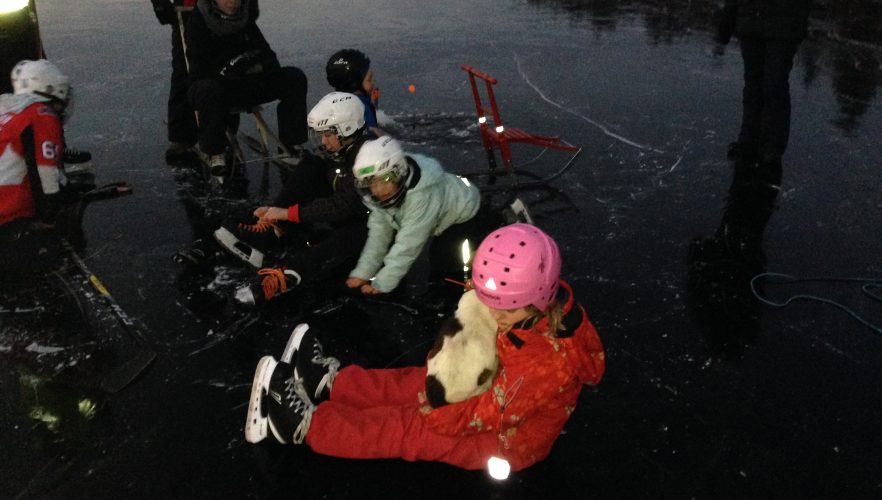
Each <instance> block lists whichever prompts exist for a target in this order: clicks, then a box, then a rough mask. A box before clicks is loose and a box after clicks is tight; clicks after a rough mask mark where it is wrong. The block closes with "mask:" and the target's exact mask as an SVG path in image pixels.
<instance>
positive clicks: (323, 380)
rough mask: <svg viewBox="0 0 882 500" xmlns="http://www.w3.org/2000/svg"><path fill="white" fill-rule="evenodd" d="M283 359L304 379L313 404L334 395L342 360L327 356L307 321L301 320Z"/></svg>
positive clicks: (306, 390)
mask: <svg viewBox="0 0 882 500" xmlns="http://www.w3.org/2000/svg"><path fill="white" fill-rule="evenodd" d="M281 360H282V361H284V362H285V363H291V364H292V365H293V370H294V378H295V379H296V380H299V381H301V382H302V384H303V389H304V391H305V392H306V395H307V396H308V397H309V399H310V400H311V401H312V402H313V403H316V404H317V403H319V402H321V401H324V400H326V399H328V398H329V397H330V396H331V387H332V386H333V384H334V378H336V376H337V371H338V370H339V369H340V361H339V360H338V359H337V358H333V357H330V356H325V355H324V351H323V350H322V345H321V343H320V342H319V341H318V339H317V338H316V336H315V332H314V331H311V330H310V328H309V325H308V324H306V323H301V324H299V325H297V327H296V328H294V331H292V332H291V336H290V337H289V338H288V343H287V344H286V345H285V350H284V351H283V352H282V357H281Z"/></svg>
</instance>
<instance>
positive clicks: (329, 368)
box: [312, 339, 340, 398]
mask: <svg viewBox="0 0 882 500" xmlns="http://www.w3.org/2000/svg"><path fill="white" fill-rule="evenodd" d="M312 362H313V364H316V365H320V366H323V367H324V368H325V374H324V375H323V376H322V378H321V379H320V380H319V383H318V384H317V385H316V387H315V395H314V397H315V398H319V394H321V393H322V391H323V390H324V389H325V387H327V388H328V394H330V392H331V388H332V387H333V386H334V378H335V377H336V376H337V371H338V370H339V369H340V360H338V359H337V358H334V357H330V356H329V357H325V355H324V352H323V351H322V345H321V344H320V343H319V341H318V339H316V340H315V343H314V344H313V346H312Z"/></svg>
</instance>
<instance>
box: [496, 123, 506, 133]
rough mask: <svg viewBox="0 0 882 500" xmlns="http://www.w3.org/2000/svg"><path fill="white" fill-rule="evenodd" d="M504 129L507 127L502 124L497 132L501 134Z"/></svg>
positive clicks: (497, 128)
mask: <svg viewBox="0 0 882 500" xmlns="http://www.w3.org/2000/svg"><path fill="white" fill-rule="evenodd" d="M503 130H505V127H503V126H502V125H500V126H498V127H496V133H497V134H501V133H502V131H503Z"/></svg>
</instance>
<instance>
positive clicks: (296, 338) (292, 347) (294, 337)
mask: <svg viewBox="0 0 882 500" xmlns="http://www.w3.org/2000/svg"><path fill="white" fill-rule="evenodd" d="M307 330H309V325H308V324H306V323H300V324H299V325H297V326H296V327H294V331H292V332H291V336H290V337H288V343H287V344H285V350H284V351H282V357H281V358H279V360H280V361H282V362H285V363H289V364H290V363H291V360H292V359H293V358H294V353H295V352H297V350H298V349H300V343H301V342H302V341H303V336H304V335H306V331H307Z"/></svg>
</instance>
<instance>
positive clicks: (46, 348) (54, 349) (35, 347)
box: [25, 342, 64, 354]
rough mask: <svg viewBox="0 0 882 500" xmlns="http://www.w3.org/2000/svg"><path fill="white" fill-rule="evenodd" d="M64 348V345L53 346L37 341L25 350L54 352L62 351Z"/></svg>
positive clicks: (40, 352) (45, 352)
mask: <svg viewBox="0 0 882 500" xmlns="http://www.w3.org/2000/svg"><path fill="white" fill-rule="evenodd" d="M63 350H64V347H53V346H46V345H40V344H38V343H36V342H31V343H30V344H29V345H28V346H27V347H25V351H28V352H36V353H38V354H52V353H56V352H61V351H63Z"/></svg>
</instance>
